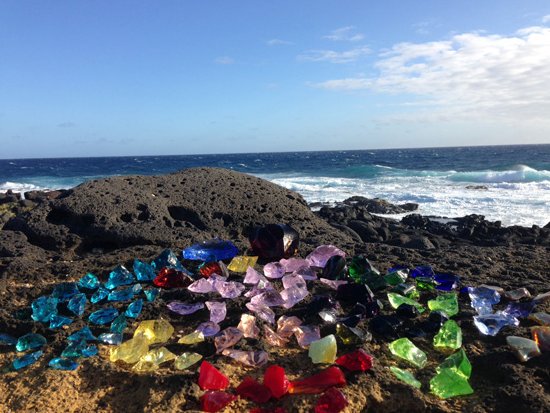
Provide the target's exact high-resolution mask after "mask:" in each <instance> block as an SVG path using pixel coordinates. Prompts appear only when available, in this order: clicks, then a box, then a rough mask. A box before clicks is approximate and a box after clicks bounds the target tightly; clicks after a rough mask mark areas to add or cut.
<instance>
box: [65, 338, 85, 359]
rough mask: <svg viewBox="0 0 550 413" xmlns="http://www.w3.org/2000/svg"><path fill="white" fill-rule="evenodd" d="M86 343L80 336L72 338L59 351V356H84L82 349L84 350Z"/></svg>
mask: <svg viewBox="0 0 550 413" xmlns="http://www.w3.org/2000/svg"><path fill="white" fill-rule="evenodd" d="M87 346H88V344H87V343H86V340H84V339H83V338H81V339H80V340H73V341H71V342H70V343H69V345H68V346H67V347H65V349H64V350H63V352H62V353H61V357H74V358H76V357H82V356H84V351H85V350H86V348H87Z"/></svg>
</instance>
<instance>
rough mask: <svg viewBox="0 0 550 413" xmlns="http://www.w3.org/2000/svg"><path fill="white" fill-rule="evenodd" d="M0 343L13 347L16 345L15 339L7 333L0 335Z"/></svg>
mask: <svg viewBox="0 0 550 413" xmlns="http://www.w3.org/2000/svg"><path fill="white" fill-rule="evenodd" d="M0 343H4V344H8V345H10V346H14V345H15V344H17V338H15V337H14V336H12V335H10V334H7V333H0Z"/></svg>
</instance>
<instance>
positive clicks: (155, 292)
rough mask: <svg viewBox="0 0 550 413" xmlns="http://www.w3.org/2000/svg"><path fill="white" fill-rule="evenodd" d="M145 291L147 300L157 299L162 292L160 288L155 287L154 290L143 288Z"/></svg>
mask: <svg viewBox="0 0 550 413" xmlns="http://www.w3.org/2000/svg"><path fill="white" fill-rule="evenodd" d="M143 292H144V293H145V297H147V301H150V302H151V301H155V299H156V298H157V297H158V295H159V294H160V288H153V289H152V290H143Z"/></svg>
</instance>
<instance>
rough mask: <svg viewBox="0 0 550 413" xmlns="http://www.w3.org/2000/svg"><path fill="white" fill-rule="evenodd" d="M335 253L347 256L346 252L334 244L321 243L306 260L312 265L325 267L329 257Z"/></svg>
mask: <svg viewBox="0 0 550 413" xmlns="http://www.w3.org/2000/svg"><path fill="white" fill-rule="evenodd" d="M335 255H339V256H340V257H343V258H346V253H345V252H344V251H342V250H341V249H338V248H336V247H335V246H334V245H321V246H319V247H317V248H315V250H313V252H312V253H311V254H309V255H308V256H307V257H306V260H307V261H308V262H309V265H310V266H312V267H318V268H324V267H325V265H326V264H327V261H328V260H329V258H330V257H334V256H335Z"/></svg>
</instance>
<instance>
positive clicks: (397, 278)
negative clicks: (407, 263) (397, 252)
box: [384, 269, 409, 285]
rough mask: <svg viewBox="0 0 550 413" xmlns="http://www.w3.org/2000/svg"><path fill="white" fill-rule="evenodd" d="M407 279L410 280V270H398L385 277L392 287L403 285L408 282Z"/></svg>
mask: <svg viewBox="0 0 550 413" xmlns="http://www.w3.org/2000/svg"><path fill="white" fill-rule="evenodd" d="M407 278H409V270H408V269H398V270H395V271H392V272H389V273H388V274H386V275H384V279H385V280H386V282H387V283H388V284H390V285H399V284H403V283H404V282H405V281H407Z"/></svg>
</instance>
